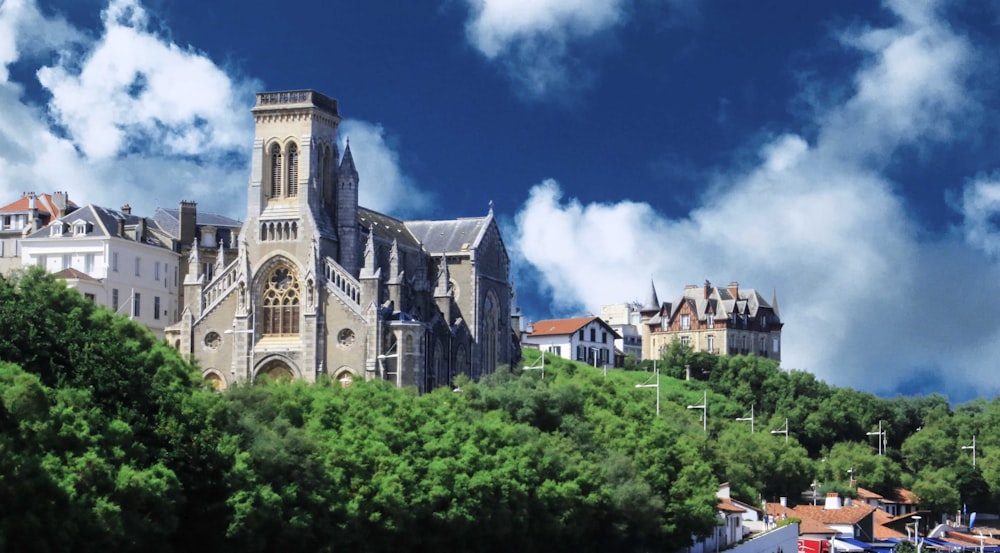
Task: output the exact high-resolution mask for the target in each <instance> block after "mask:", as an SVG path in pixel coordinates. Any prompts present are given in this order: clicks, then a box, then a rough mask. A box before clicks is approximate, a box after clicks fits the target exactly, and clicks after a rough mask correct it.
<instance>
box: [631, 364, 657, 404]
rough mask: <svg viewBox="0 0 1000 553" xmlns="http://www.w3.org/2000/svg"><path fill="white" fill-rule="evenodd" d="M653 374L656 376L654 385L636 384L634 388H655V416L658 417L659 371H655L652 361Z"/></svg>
mask: <svg viewBox="0 0 1000 553" xmlns="http://www.w3.org/2000/svg"><path fill="white" fill-rule="evenodd" d="M653 373H654V374H655V375H656V384H636V385H635V387H636V388H656V416H657V417H659V416H660V371H658V370H656V361H653Z"/></svg>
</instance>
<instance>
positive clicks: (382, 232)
mask: <svg viewBox="0 0 1000 553" xmlns="http://www.w3.org/2000/svg"><path fill="white" fill-rule="evenodd" d="M358 222H359V223H360V224H361V226H362V227H364V228H366V229H368V231H369V232H372V233H374V234H375V236H378V237H379V238H384V239H386V240H389V241H392V240H396V241H397V242H398V243H399V245H400V246H409V247H411V248H416V249H420V242H419V241H418V240H417V238H416V237H414V236H413V233H412V232H410V229H409V228H407V224H406V223H404V222H403V221H400V220H399V219H396V218H395V217H390V216H388V215H385V214H382V213H379V212H377V211H372V210H371V209H368V208H364V207H358Z"/></svg>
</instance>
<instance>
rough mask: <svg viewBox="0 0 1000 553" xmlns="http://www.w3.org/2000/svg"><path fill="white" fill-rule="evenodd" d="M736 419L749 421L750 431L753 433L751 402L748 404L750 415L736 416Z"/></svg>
mask: <svg viewBox="0 0 1000 553" xmlns="http://www.w3.org/2000/svg"><path fill="white" fill-rule="evenodd" d="M736 420H737V421H750V433H751V434H753V404H752V403H751V404H750V416H749V417H737V418H736Z"/></svg>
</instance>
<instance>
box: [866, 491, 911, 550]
mask: <svg viewBox="0 0 1000 553" xmlns="http://www.w3.org/2000/svg"><path fill="white" fill-rule="evenodd" d="M860 489H861V488H858V490H859V495H860ZM872 516H873V517H874V532H873V533H874V534H875V539H876V540H887V539H889V538H905V537H906V535H905V534H903V533H902V532H899V531H897V530H893V529H892V528H889V527H888V526H886V524H887V523H889V522H890V521H892V520H894V519H895V518H896V517H894V516H892V515H890V514H889V513H887V512H885V511H883V510H882V509H875V513H874V514H873V515H872Z"/></svg>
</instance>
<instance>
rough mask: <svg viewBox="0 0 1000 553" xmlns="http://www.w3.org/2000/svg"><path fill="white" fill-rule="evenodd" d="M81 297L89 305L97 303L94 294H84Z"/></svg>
mask: <svg viewBox="0 0 1000 553" xmlns="http://www.w3.org/2000/svg"><path fill="white" fill-rule="evenodd" d="M83 297H84V299H86V300H88V301H90V303H97V296H95V295H94V294H84V295H83Z"/></svg>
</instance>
